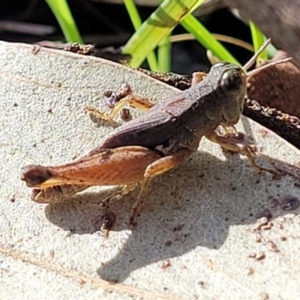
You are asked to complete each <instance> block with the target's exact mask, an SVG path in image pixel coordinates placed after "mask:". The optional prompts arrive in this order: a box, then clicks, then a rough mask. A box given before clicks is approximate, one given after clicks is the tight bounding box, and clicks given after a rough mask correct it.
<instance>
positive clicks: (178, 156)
mask: <svg viewBox="0 0 300 300" xmlns="http://www.w3.org/2000/svg"><path fill="white" fill-rule="evenodd" d="M192 153H193V151H192V150H191V149H188V148H183V149H180V150H179V151H178V152H176V153H175V154H172V155H168V156H164V157H162V158H160V159H158V160H156V161H155V162H153V163H152V164H150V165H149V166H148V167H147V169H146V171H145V173H144V180H143V181H142V182H141V188H140V192H139V195H138V197H137V200H136V202H135V203H134V205H133V207H132V209H131V213H130V217H129V227H133V228H134V227H135V226H136V222H135V218H136V215H137V213H138V212H139V210H140V208H141V206H142V205H143V204H144V202H145V198H146V195H147V192H148V187H149V184H150V182H151V180H152V178H153V177H155V176H158V175H160V174H162V173H165V172H167V171H169V170H171V169H173V168H175V167H177V166H178V165H179V164H180V163H182V162H184V161H185V160H186V159H187V158H188V157H189V156H190V155H191V154H192Z"/></svg>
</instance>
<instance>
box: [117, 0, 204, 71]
mask: <svg viewBox="0 0 300 300" xmlns="http://www.w3.org/2000/svg"><path fill="white" fill-rule="evenodd" d="M203 1H204V0H177V1H174V0H165V1H164V2H163V3H162V4H161V5H160V6H159V7H158V8H157V9H156V10H155V12H154V13H153V14H152V15H151V16H150V17H149V18H148V19H147V20H146V21H145V22H144V23H143V24H142V26H141V27H140V28H139V30H138V31H137V32H136V33H135V34H134V35H133V36H132V37H131V39H130V40H129V41H128V42H127V44H126V45H125V47H124V48H123V53H127V54H131V56H132V60H131V62H130V64H131V66H132V67H135V68H136V67H139V66H140V65H141V63H142V62H143V61H144V59H145V57H146V56H147V55H148V53H150V52H151V51H153V50H154V49H155V47H156V46H157V45H158V44H159V43H160V42H161V41H162V40H163V39H164V38H165V37H166V36H167V35H168V34H169V33H170V32H171V31H172V29H173V28H174V27H175V26H176V25H177V24H178V23H179V22H180V21H181V20H182V18H183V17H185V16H186V15H187V14H188V13H191V12H192V11H193V10H194V9H195V8H197V7H198V6H199V5H200V4H201V3H202V2H203Z"/></svg>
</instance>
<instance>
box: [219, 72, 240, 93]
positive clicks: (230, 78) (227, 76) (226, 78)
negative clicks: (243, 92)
mask: <svg viewBox="0 0 300 300" xmlns="http://www.w3.org/2000/svg"><path fill="white" fill-rule="evenodd" d="M244 77H245V74H244V72H243V70H237V69H233V70H227V71H226V72H224V73H223V75H222V77H221V80H220V85H221V86H222V87H223V88H225V89H226V90H228V91H234V90H239V89H240V88H241V87H242V86H243V83H244V81H245V78H244Z"/></svg>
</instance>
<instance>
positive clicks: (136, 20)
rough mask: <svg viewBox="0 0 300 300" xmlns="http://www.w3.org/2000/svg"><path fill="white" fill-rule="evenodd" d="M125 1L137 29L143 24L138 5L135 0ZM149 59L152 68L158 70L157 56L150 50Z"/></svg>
mask: <svg viewBox="0 0 300 300" xmlns="http://www.w3.org/2000/svg"><path fill="white" fill-rule="evenodd" d="M123 2H124V5H125V7H126V9H127V12H128V15H129V17H130V19H131V22H132V25H133V27H134V29H135V30H136V31H137V30H138V29H139V28H140V27H141V25H142V20H141V17H140V15H139V12H138V10H137V8H136V5H135V3H134V1H133V0H124V1H123ZM147 61H148V64H149V67H150V69H151V70H153V71H156V70H158V69H159V68H158V66H157V60H156V56H155V53H154V52H153V51H151V52H149V54H148V55H147Z"/></svg>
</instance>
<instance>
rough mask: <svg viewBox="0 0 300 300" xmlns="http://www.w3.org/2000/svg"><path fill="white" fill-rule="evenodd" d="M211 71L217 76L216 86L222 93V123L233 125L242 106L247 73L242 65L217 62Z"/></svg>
mask: <svg viewBox="0 0 300 300" xmlns="http://www.w3.org/2000/svg"><path fill="white" fill-rule="evenodd" d="M212 71H213V72H215V75H217V76H218V77H217V78H218V82H217V86H218V89H219V91H220V93H222V96H221V97H222V119H223V120H222V123H223V124H224V125H228V126H231V125H234V124H236V123H237V122H238V120H239V118H240V116H241V113H242V111H243V108H244V102H245V97H246V80H247V74H246V73H245V71H244V70H243V68H242V67H240V66H238V65H234V64H230V63H218V64H216V65H214V66H213V67H212Z"/></svg>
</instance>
